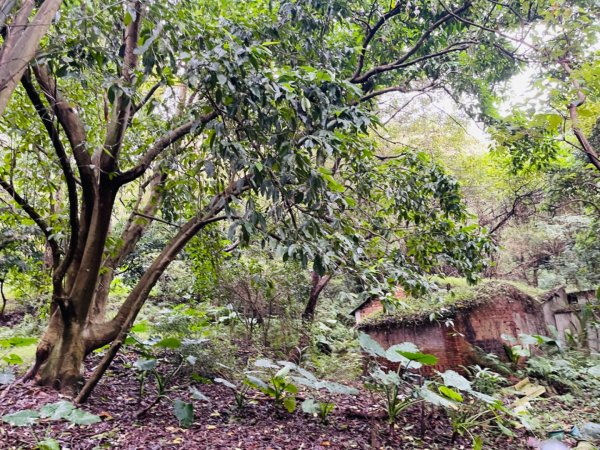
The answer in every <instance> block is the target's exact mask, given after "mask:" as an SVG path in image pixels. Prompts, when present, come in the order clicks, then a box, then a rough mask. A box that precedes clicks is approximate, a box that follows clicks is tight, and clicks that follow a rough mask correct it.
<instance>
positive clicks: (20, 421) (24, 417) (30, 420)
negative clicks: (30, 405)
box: [2, 409, 40, 427]
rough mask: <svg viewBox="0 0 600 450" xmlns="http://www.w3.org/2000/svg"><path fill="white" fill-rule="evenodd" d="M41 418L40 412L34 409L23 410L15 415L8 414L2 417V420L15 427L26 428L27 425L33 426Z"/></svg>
mask: <svg viewBox="0 0 600 450" xmlns="http://www.w3.org/2000/svg"><path fill="white" fill-rule="evenodd" d="M39 417H40V413H39V412H37V411H34V410H33V409H23V410H22V411H19V412H16V413H14V414H6V415H4V416H2V420H3V421H5V422H6V423H9V424H11V425H13V426H15V427H24V426H26V425H33V424H34V423H35V421H36V420H37V419H38V418H39Z"/></svg>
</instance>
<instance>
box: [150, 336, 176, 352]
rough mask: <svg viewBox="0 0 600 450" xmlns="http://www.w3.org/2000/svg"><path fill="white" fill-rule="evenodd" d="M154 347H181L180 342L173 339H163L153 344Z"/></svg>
mask: <svg viewBox="0 0 600 450" xmlns="http://www.w3.org/2000/svg"><path fill="white" fill-rule="evenodd" d="M154 346H155V347H160V348H170V349H176V348H179V347H181V341H180V340H179V339H177V338H174V337H169V338H164V339H161V340H160V341H158V342H157V343H156V344H154Z"/></svg>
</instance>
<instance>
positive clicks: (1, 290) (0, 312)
mask: <svg viewBox="0 0 600 450" xmlns="http://www.w3.org/2000/svg"><path fill="white" fill-rule="evenodd" d="M0 296H2V309H0V317H2V316H4V310H5V309H6V297H5V296H4V279H3V278H0Z"/></svg>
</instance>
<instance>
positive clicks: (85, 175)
mask: <svg viewBox="0 0 600 450" xmlns="http://www.w3.org/2000/svg"><path fill="white" fill-rule="evenodd" d="M33 73H34V74H35V77H36V79H37V82H38V83H39V85H40V87H41V89H42V92H43V93H44V95H45V97H46V100H47V101H48V103H50V105H52V110H53V111H54V114H56V117H57V118H58V121H59V123H60V125H61V127H62V128H63V130H64V131H65V134H66V135H67V139H68V140H69V143H70V145H71V149H72V150H73V156H74V157H75V162H76V163H77V170H78V171H79V177H80V179H81V186H82V188H83V197H84V206H86V205H90V206H91V205H92V204H93V198H94V189H95V184H96V176H95V174H94V171H93V170H92V158H91V157H90V154H89V153H88V151H87V136H86V133H85V127H84V125H83V122H82V121H81V119H80V118H79V115H78V114H77V112H76V111H75V110H74V109H73V108H72V107H71V106H70V105H69V103H68V101H67V100H66V99H65V98H64V97H63V96H62V95H61V94H60V93H59V92H58V89H57V86H56V80H54V78H53V77H52V76H51V75H50V72H49V71H48V67H47V66H39V65H38V66H34V67H33Z"/></svg>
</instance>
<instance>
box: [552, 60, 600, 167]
mask: <svg viewBox="0 0 600 450" xmlns="http://www.w3.org/2000/svg"><path fill="white" fill-rule="evenodd" d="M560 65H561V66H562V67H563V69H564V70H565V72H566V73H567V74H568V75H569V77H570V78H571V84H573V87H574V88H575V91H576V92H577V101H575V102H571V103H570V104H569V105H568V106H567V108H568V109H569V116H570V118H571V130H572V131H573V134H574V135H575V137H576V138H577V140H578V141H579V144H581V147H582V149H583V152H584V153H585V154H586V155H587V157H588V159H589V160H590V163H592V165H593V166H594V167H595V168H596V169H597V170H598V171H600V159H599V158H598V153H597V152H596V150H595V149H594V148H593V147H592V145H591V144H590V142H589V141H588V139H587V137H586V136H585V134H583V131H581V128H579V125H578V122H579V121H578V117H577V108H578V107H579V106H581V105H583V104H584V103H585V101H586V96H585V94H584V92H583V90H582V89H581V86H580V84H579V81H577V80H576V79H575V78H573V76H572V75H573V74H572V70H571V67H570V66H569V64H568V63H567V62H566V61H560Z"/></svg>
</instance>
